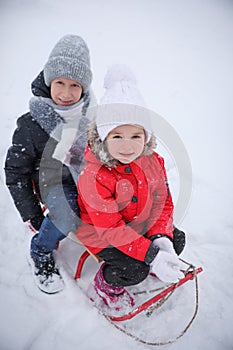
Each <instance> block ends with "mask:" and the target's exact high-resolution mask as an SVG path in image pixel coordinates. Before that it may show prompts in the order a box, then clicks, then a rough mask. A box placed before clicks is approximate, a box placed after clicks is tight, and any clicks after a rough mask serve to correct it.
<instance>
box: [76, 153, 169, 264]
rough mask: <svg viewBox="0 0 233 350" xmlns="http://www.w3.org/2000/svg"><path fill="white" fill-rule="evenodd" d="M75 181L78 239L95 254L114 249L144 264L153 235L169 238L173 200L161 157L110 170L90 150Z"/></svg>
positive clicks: (154, 154)
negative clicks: (162, 235)
mask: <svg viewBox="0 0 233 350" xmlns="http://www.w3.org/2000/svg"><path fill="white" fill-rule="evenodd" d="M85 160H86V163H87V164H86V166H85V168H84V169H83V171H82V173H81V175H80V176H79V181H78V193H79V196H78V204H79V207H80V217H81V220H82V223H81V225H80V226H79V227H78V230H77V237H78V239H79V240H80V241H81V242H82V243H83V244H84V245H85V246H86V247H87V248H88V249H89V250H90V251H91V252H93V253H94V254H98V252H100V251H101V250H102V249H104V248H106V247H109V246H112V247H116V248H117V249H119V250H120V251H122V252H123V253H124V254H126V255H129V256H130V257H132V258H135V259H137V260H140V261H145V257H146V254H147V252H148V250H149V248H150V246H151V244H152V241H151V240H150V239H149V238H151V237H153V236H155V235H157V234H164V235H167V236H169V237H170V238H173V236H172V235H173V217H172V216H173V202H172V198H171V194H170V192H169V188H168V185H167V177H166V171H165V168H164V161H163V159H162V158H161V157H160V156H159V155H158V154H157V153H153V154H152V155H151V156H141V157H140V158H139V159H137V160H136V161H134V162H131V163H130V164H127V165H121V166H116V167H114V168H108V167H106V166H105V165H102V164H101V163H100V161H99V160H98V159H97V158H96V157H95V156H94V154H93V153H92V152H91V150H90V149H89V148H87V150H86V152H85Z"/></svg>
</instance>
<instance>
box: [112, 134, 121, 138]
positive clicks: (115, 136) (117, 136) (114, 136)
mask: <svg viewBox="0 0 233 350" xmlns="http://www.w3.org/2000/svg"><path fill="white" fill-rule="evenodd" d="M112 139H121V136H120V135H113V136H112Z"/></svg>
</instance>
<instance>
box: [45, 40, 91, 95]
mask: <svg viewBox="0 0 233 350" xmlns="http://www.w3.org/2000/svg"><path fill="white" fill-rule="evenodd" d="M59 77H60V78H68V79H72V80H76V81H77V82H79V83H80V84H81V85H82V88H83V91H84V92H86V91H87V90H88V89H89V87H90V84H91V81H92V72H91V68H90V56H89V49H88V47H87V44H86V43H85V41H84V40H83V39H82V38H81V37H80V36H77V35H70V34H68V35H65V36H64V37H62V38H61V39H60V40H59V41H58V42H57V44H56V45H55V46H54V48H53V49H52V51H51V53H50V56H49V58H48V61H47V63H46V64H45V66H44V79H45V84H46V85H47V86H50V84H51V81H52V80H53V79H55V78H59Z"/></svg>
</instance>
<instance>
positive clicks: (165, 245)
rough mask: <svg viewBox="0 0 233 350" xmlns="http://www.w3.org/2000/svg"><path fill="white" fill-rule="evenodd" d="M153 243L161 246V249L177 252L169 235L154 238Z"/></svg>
mask: <svg viewBox="0 0 233 350" xmlns="http://www.w3.org/2000/svg"><path fill="white" fill-rule="evenodd" d="M153 244H154V245H157V246H158V247H159V248H160V250H164V251H165V252H168V253H173V254H176V252H175V250H174V248H173V244H172V242H171V241H170V239H169V238H167V237H160V238H156V239H154V241H153Z"/></svg>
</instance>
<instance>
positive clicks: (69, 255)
mask: <svg viewBox="0 0 233 350" xmlns="http://www.w3.org/2000/svg"><path fill="white" fill-rule="evenodd" d="M0 30H1V45H2V47H1V65H0V76H1V84H0V93H1V97H2V98H1V101H2V102H1V103H2V112H1V113H2V117H3V118H2V127H1V129H0V137H1V146H0V157H1V161H2V164H4V160H5V155H6V150H7V148H8V147H9V145H10V143H11V136H12V132H13V130H14V128H15V121H16V118H17V117H18V116H20V115H21V114H22V113H24V112H25V111H27V110H28V100H29V98H30V97H31V92H30V82H31V81H32V80H33V79H34V78H35V76H36V75H37V74H38V73H39V71H40V70H41V69H42V67H43V65H44V63H45V61H46V59H47V57H48V54H49V52H50V50H51V49H52V47H53V45H54V44H55V43H56V41H57V40H58V39H59V38H60V37H61V36H63V35H65V34H68V33H76V34H79V35H81V36H82V37H83V38H84V39H85V40H86V41H87V43H88V46H89V48H90V51H91V62H92V68H93V72H94V81H93V88H94V91H95V93H96V95H97V98H98V99H99V98H101V96H102V95H103V87H102V86H103V79H104V74H105V72H106V70H107V68H108V66H110V65H112V64H113V63H125V64H128V65H129V66H130V67H131V69H132V70H133V71H134V73H135V75H136V76H137V79H138V85H139V87H140V90H141V93H142V95H143V97H144V99H145V100H146V103H147V105H148V106H149V107H150V108H151V109H153V110H155V111H156V112H157V113H158V114H159V115H161V116H163V118H165V119H166V120H167V122H168V123H169V124H170V125H171V126H172V127H173V128H174V130H175V131H176V132H177V133H178V135H179V137H180V138H181V140H182V141H183V144H184V145H185V149H186V151H187V153H188V155H189V159H190V161H191V165H192V172H193V183H192V197H191V200H190V203H189V206H188V208H187V210H186V212H185V213H184V216H183V218H182V219H181V220H180V221H179V222H177V225H178V227H180V228H182V229H184V230H185V231H186V233H187V246H186V248H185V251H184V253H183V255H182V257H183V258H184V259H186V260H188V261H191V262H192V263H193V264H195V265H198V266H199V265H201V266H202V267H203V269H204V272H203V273H202V274H201V275H200V278H199V285H200V301H199V304H200V305H199V311H198V316H197V318H196V320H195V321H194V323H193V325H192V326H191V328H190V329H189V331H188V332H187V333H186V334H185V335H184V337H182V338H180V339H179V340H177V342H175V343H173V344H170V345H166V346H164V347H161V348H163V349H172V350H173V349H179V350H186V349H187V348H189V349H190V350H196V349H198V348H203V349H206V350H210V349H211V350H219V349H221V350H230V349H232V348H233V335H232V324H231V322H232V321H233V316H232V315H233V301H232V290H233V278H232V277H233V272H232V247H233V234H232V233H233V219H232V207H233V193H232V176H233V166H232V148H231V147H232V135H231V134H232V130H233V128H232V126H233V122H232V114H233V99H232V91H233V68H232V62H233V44H232V37H233V3H232V1H231V0H205V1H201V0H189V1H185V0H175V1H172V0H166V1H162V0H146V1H143V2H142V1H139V0H125V1H123V0H118V1H104V0H99V1H96V2H94V1H91V0H86V1H80V0H66V1H65V2H64V1H62V0H57V1H56V2H52V1H46V0H34V1H30V0H12V1H6V0H5V1H4V0H3V1H1V3H0ZM165 148H166V147H165ZM159 149H161V152H162V153H163V152H164V154H165V156H166V157H165V159H167V165H168V170H169V179H170V182H171V180H172V183H171V189H172V192H173V193H175V197H177V186H178V180H177V171H176V170H175V169H174V167H173V165H172V161H171V159H170V158H169V156H167V154H166V149H165V150H164V149H163V147H161V145H160V147H159ZM0 187H1V188H0V191H1V207H0V214H1V235H0V256H1V257H0V293H1V298H0V307H1V316H0V323H1V329H0V339H1V345H0V348H1V349H3V350H16V349H17V350H26V349H30V350H37V349H38V350H43V349H49V350H55V349H56V350H61V349H64V348H66V349H67V350H74V349H77V348H78V349H80V350H85V349H93V350H98V349H105V348H106V349H108V348H110V347H111V349H112V350H118V349H122V350H126V349H127V350H130V349H140V350H141V349H149V348H151V347H150V346H146V345H144V344H139V343H136V342H135V341H134V340H133V339H131V338H127V337H126V335H124V334H123V333H121V332H119V331H117V330H116V329H114V328H113V327H112V326H111V325H110V324H108V323H107V321H106V320H105V319H104V318H102V317H101V316H100V315H99V314H98V312H97V310H96V309H95V308H93V307H92V305H91V304H90V302H89V301H88V299H87V298H86V297H85V296H84V295H83V294H82V293H81V292H80V289H79V288H78V287H77V284H76V282H75V281H74V280H73V274H74V270H75V266H76V262H77V259H78V256H80V254H81V251H82V249H81V247H80V246H78V245H76V244H74V242H72V241H70V240H68V239H67V240H66V241H64V242H62V244H61V245H60V248H59V250H58V251H57V252H56V253H57V254H56V255H57V259H58V262H59V264H60V265H61V272H62V273H63V276H64V279H65V283H66V288H65V290H64V291H63V292H62V293H60V294H58V295H53V296H52V295H46V294H44V293H42V292H40V291H39V290H37V288H36V287H35V285H34V283H33V279H32V276H31V270H30V267H29V266H28V263H27V260H26V254H27V250H28V244H29V243H28V242H29V239H30V234H29V233H28V231H27V230H26V228H25V226H24V225H23V224H22V222H21V219H20V217H19V214H18V213H17V211H16V209H15V207H14V205H13V202H12V200H11V198H10V195H9V193H8V190H7V188H6V187H5V184H4V172H3V169H2V170H1V173H0ZM96 265H97V264H96V263H95V262H94V261H93V262H92V261H91V260H88V262H87V264H86V265H85V270H84V275H85V277H86V278H90V279H91V276H93V273H94V271H95V269H96ZM192 293H193V291H192V290H191V287H188V289H187V293H185V292H183V296H184V303H183V304H184V305H183V306H184V308H183V309H182V310H183V311H182V310H181V309H180V307H178V308H176V305H174V302H173V304H172V306H170V309H169V310H171V311H172V309H173V306H174V310H177V312H173V313H171V316H169V315H170V313H168V312H166V311H167V310H166V309H165V311H164V314H162V316H161V315H160V317H162V319H161V318H160V319H161V322H160V327H161V329H165V330H166V329H167V330H168V331H169V332H168V333H170V330H169V329H172V325H177V324H179V322H181V319H183V317H186V313H187V312H189V311H188V310H189V309H188V308H189V306H190V305H191V304H192V303H193V300H192ZM178 299H179V298H178ZM175 300H176V299H175ZM168 321H171V322H170V323H169V322H168ZM147 323H148V322H147ZM147 323H145V324H143V323H141V324H137V325H136V326H135V330H137V329H139V330H138V331H139V332H141V333H142V332H143V327H146V326H147ZM168 327H169V328H168ZM150 328H151V331H153V332H154V333H155V332H156V327H155V328H153V323H151V324H150ZM170 335H171V334H168V339H169V338H170ZM159 348H160V347H159Z"/></svg>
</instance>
